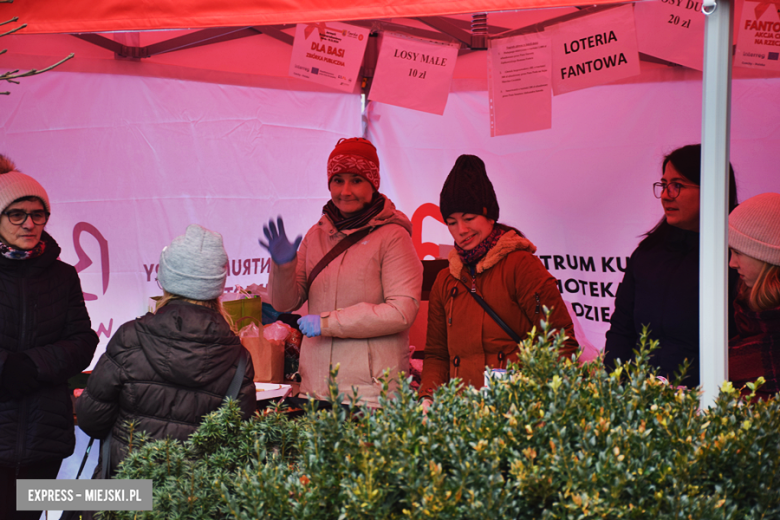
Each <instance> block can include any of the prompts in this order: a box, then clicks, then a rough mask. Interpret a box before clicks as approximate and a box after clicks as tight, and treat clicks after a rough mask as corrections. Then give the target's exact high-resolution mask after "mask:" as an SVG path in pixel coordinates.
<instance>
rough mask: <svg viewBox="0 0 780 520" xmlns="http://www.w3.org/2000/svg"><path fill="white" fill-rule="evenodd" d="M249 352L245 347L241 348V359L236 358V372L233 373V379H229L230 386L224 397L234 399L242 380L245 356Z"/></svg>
mask: <svg viewBox="0 0 780 520" xmlns="http://www.w3.org/2000/svg"><path fill="white" fill-rule="evenodd" d="M248 354H249V353H248V352H247V351H246V349H245V348H243V347H242V348H241V359H239V360H238V367H237V368H236V373H235V374H234V375H233V379H232V380H231V381H230V386H229V387H228V391H227V393H226V394H225V399H227V398H228V397H232V398H233V399H236V398H237V397H238V392H239V390H241V382H242V381H243V380H244V374H245V373H246V357H247V355H248Z"/></svg>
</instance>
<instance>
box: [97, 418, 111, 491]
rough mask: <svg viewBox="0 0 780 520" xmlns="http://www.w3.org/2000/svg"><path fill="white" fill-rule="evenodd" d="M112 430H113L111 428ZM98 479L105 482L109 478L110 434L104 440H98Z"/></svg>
mask: <svg viewBox="0 0 780 520" xmlns="http://www.w3.org/2000/svg"><path fill="white" fill-rule="evenodd" d="M112 430H113V428H112ZM100 459H101V460H100V463H101V464H102V465H103V466H102V467H101V468H100V478H101V479H103V480H107V479H109V478H111V476H110V475H109V471H110V469H111V432H108V435H106V438H105V439H101V440H100Z"/></svg>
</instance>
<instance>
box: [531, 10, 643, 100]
mask: <svg viewBox="0 0 780 520" xmlns="http://www.w3.org/2000/svg"><path fill="white" fill-rule="evenodd" d="M546 32H549V33H550V35H551V37H552V64H553V72H552V87H553V92H554V93H555V95H558V94H565V93H566V92H572V91H574V90H579V89H583V88H588V87H595V86H597V85H603V84H605V83H610V82H612V81H616V80H619V79H623V78H629V77H631V76H636V75H637V74H639V51H638V50H637V44H636V27H635V25H634V6H633V5H630V4H629V5H624V6H622V7H616V8H613V9H607V10H605V11H601V12H599V13H596V14H591V15H588V16H583V17H582V18H577V19H575V20H572V21H570V22H563V23H560V24H557V25H554V26H552V27H551V28H549V29H547V31H546Z"/></svg>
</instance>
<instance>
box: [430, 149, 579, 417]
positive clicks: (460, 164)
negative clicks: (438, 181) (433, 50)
mask: <svg viewBox="0 0 780 520" xmlns="http://www.w3.org/2000/svg"><path fill="white" fill-rule="evenodd" d="M439 208H440V209H441V214H442V217H443V218H444V221H445V222H446V224H447V227H448V228H449V231H450V234H452V238H453V239H455V249H453V250H452V251H450V255H449V267H448V268H447V269H444V270H442V271H441V272H440V273H439V275H438V277H437V278H436V281H435V282H434V284H433V288H432V289H431V296H430V307H429V311H428V334H427V340H426V344H425V362H424V364H423V374H422V382H421V384H420V391H419V392H420V396H421V397H423V398H424V399H425V401H424V403H425V404H426V408H427V405H429V404H430V398H431V396H432V395H433V392H434V391H435V390H436V388H437V387H438V386H440V385H442V384H444V383H446V382H447V381H449V380H450V379H451V378H455V377H459V378H461V379H462V380H463V382H464V383H465V384H467V385H472V386H474V387H477V388H479V387H481V386H482V385H483V382H484V371H485V367H486V366H489V367H491V368H504V367H505V366H506V362H507V361H517V342H516V341H515V340H514V339H512V337H511V335H510V334H509V332H508V331H506V330H505V329H504V328H503V327H502V326H501V325H499V323H498V322H497V321H496V320H495V319H494V318H493V317H491V316H490V315H489V314H488V312H487V311H486V310H485V309H484V308H483V307H482V306H481V305H480V304H479V302H478V301H477V299H476V298H474V297H473V295H472V294H469V292H474V293H476V294H477V295H478V296H480V297H481V298H483V299H484V301H485V302H486V303H487V305H488V306H489V307H490V308H491V309H492V310H493V311H494V312H495V313H496V314H497V315H498V317H499V318H500V319H501V320H502V321H503V322H504V324H505V325H506V326H507V327H508V328H509V329H511V331H513V333H514V335H516V337H520V338H521V339H524V338H525V337H526V336H527V334H528V332H530V331H531V329H532V328H533V327H534V326H538V325H539V321H540V320H541V319H544V312H543V310H542V308H543V307H545V306H546V307H548V308H549V309H551V314H550V320H549V321H550V324H551V325H552V327H553V328H554V329H558V330H560V331H562V332H564V333H565V334H566V336H567V337H568V339H567V340H566V341H565V343H564V347H563V348H562V349H561V352H560V356H561V358H564V357H565V358H570V357H571V356H572V354H574V353H575V352H576V350H577V342H576V340H575V339H574V330H573V326H572V321H571V318H570V317H569V313H568V311H567V310H566V305H565V304H564V302H563V299H562V298H561V294H560V292H559V291H558V287H557V285H556V283H555V278H553V277H552V275H551V274H550V273H549V272H548V271H547V270H546V269H545V268H544V266H543V265H542V263H541V261H539V259H538V258H537V257H535V256H534V254H533V253H534V252H535V251H536V246H534V245H533V244H532V243H531V242H530V241H529V240H528V239H527V238H525V237H524V236H523V234H522V233H520V231H518V230H516V229H514V228H511V227H508V226H505V225H503V224H499V223H498V222H497V220H498V214H499V208H498V201H497V200H496V193H495V191H494V190H493V184H492V183H491V182H490V179H488V177H487V173H486V171H485V163H483V162H482V160H481V159H480V158H479V157H477V156H474V155H461V156H460V157H458V160H457V161H456V162H455V166H454V167H453V168H452V171H451V172H450V174H449V176H448V177H447V180H446V181H445V182H444V187H443V188H442V190H441V196H440V202H439Z"/></svg>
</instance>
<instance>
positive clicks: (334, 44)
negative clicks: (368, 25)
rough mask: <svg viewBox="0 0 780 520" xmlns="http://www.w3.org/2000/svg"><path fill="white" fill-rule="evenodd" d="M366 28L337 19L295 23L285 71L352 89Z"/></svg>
mask: <svg viewBox="0 0 780 520" xmlns="http://www.w3.org/2000/svg"><path fill="white" fill-rule="evenodd" d="M369 32H370V30H369V29H364V28H362V27H356V26H354V25H349V24H345V23H340V22H327V23H306V24H298V26H297V27H296V29H295V41H294V42H293V51H292V57H291V58H290V71H289V75H290V76H293V77H296V78H301V79H305V80H308V81H313V82H315V83H319V84H320V85H325V86H328V87H332V88H334V89H338V90H343V91H345V92H352V91H354V90H355V85H356V84H357V83H358V73H359V71H360V64H361V62H362V61H363V53H364V52H365V50H366V44H367V43H368V35H369Z"/></svg>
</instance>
